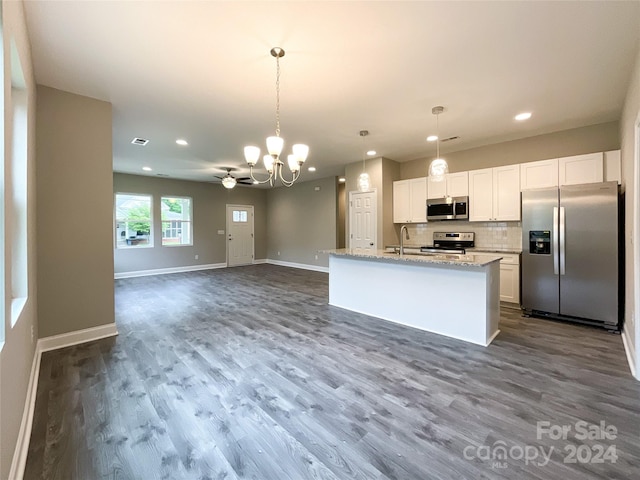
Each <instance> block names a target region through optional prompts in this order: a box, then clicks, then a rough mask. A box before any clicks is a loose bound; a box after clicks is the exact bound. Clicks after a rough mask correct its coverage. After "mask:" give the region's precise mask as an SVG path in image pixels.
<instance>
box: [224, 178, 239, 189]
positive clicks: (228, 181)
mask: <svg viewBox="0 0 640 480" xmlns="http://www.w3.org/2000/svg"><path fill="white" fill-rule="evenodd" d="M222 186H223V187H224V188H228V189H229V190H230V189H232V188H233V187H235V186H236V179H235V178H233V177H232V176H231V175H227V176H226V177H224V178H223V179H222Z"/></svg>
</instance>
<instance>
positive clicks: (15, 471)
mask: <svg viewBox="0 0 640 480" xmlns="http://www.w3.org/2000/svg"><path fill="white" fill-rule="evenodd" d="M38 343H39V342H38ZM38 346H39V345H36V350H35V352H34V354H33V362H32V363H31V374H30V375H29V384H28V385H27V397H26V398H25V402H24V410H23V411H22V421H21V422H20V430H19V431H18V440H17V442H16V449H15V450H14V452H13V460H12V461H11V469H10V470H9V478H12V479H14V480H22V479H23V478H24V468H25V466H26V464H27V454H28V453H29V441H30V440H31V428H32V426H33V413H34V411H35V407H36V392H37V390H38V378H39V377H40V359H41V358H42V352H41V351H40V349H39V348H38Z"/></svg>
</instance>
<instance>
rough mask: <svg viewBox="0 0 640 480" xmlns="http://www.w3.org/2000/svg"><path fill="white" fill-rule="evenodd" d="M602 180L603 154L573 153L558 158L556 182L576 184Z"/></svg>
mask: <svg viewBox="0 0 640 480" xmlns="http://www.w3.org/2000/svg"><path fill="white" fill-rule="evenodd" d="M602 181H604V154H603V153H602V152H598V153H589V154H587V155H575V156H573V157H564V158H560V159H559V160H558V183H559V184H560V185H578V184H581V183H597V182H602Z"/></svg>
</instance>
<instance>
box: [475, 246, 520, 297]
mask: <svg viewBox="0 0 640 480" xmlns="http://www.w3.org/2000/svg"><path fill="white" fill-rule="evenodd" d="M469 254H472V255H478V256H485V257H502V260H500V301H501V302H507V303H515V304H520V255H518V254H515V253H489V252H475V251H470V252H469Z"/></svg>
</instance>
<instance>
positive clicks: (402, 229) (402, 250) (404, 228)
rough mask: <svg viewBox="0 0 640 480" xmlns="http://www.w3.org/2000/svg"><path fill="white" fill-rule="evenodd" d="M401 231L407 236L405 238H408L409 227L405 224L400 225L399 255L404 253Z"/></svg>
mask: <svg viewBox="0 0 640 480" xmlns="http://www.w3.org/2000/svg"><path fill="white" fill-rule="evenodd" d="M403 231H404V234H405V235H406V236H407V240H409V229H408V228H407V226H406V225H402V226H401V227H400V256H401V257H402V256H403V255H404V235H402V232H403Z"/></svg>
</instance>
